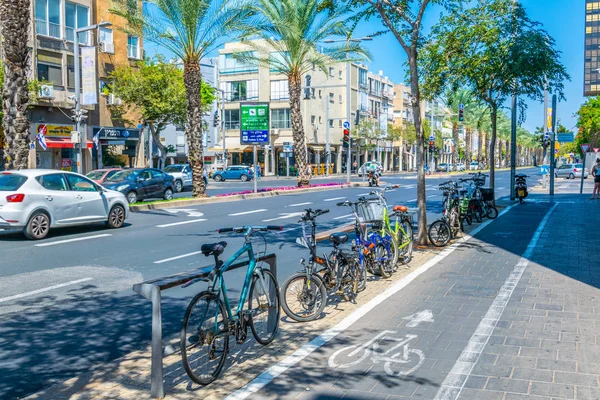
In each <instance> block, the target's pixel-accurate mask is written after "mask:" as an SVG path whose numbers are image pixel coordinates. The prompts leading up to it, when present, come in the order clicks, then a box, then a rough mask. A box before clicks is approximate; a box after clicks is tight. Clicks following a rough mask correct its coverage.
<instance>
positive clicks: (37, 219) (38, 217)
mask: <svg viewBox="0 0 600 400" xmlns="http://www.w3.org/2000/svg"><path fill="white" fill-rule="evenodd" d="M48 232H50V217H49V216H48V214H46V213H45V212H42V211H36V212H35V213H33V215H32V216H31V217H30V218H29V222H27V226H25V229H24V230H23V234H24V235H25V237H26V238H27V239H30V240H40V239H44V238H45V237H46V236H48Z"/></svg>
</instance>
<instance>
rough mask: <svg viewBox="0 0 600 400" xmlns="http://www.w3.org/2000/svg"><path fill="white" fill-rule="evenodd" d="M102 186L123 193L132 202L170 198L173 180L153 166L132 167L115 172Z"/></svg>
mask: <svg viewBox="0 0 600 400" xmlns="http://www.w3.org/2000/svg"><path fill="white" fill-rule="evenodd" d="M103 186H104V187H105V188H107V189H110V190H116V191H117V192H121V193H123V194H124V195H125V197H127V201H129V203H130V204H132V203H136V202H137V201H139V200H145V199H165V200H171V199H172V198H173V191H174V190H175V180H174V178H173V177H172V176H171V175H169V174H165V173H164V172H162V171H161V170H158V169H155V168H133V169H126V170H123V171H121V172H117V173H116V174H114V175H113V176H111V177H110V179H108V180H107V181H105V182H104V185H103Z"/></svg>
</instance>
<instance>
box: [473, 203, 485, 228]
mask: <svg viewBox="0 0 600 400" xmlns="http://www.w3.org/2000/svg"><path fill="white" fill-rule="evenodd" d="M472 213H473V219H474V220H475V221H477V222H479V223H480V222H481V221H483V211H481V206H479V204H477V205H475V206H474V207H473V208H472Z"/></svg>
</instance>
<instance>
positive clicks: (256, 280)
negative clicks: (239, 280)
mask: <svg viewBox="0 0 600 400" xmlns="http://www.w3.org/2000/svg"><path fill="white" fill-rule="evenodd" d="M281 229H282V228H281V227H280V226H241V227H234V228H224V229H219V233H225V232H236V233H243V234H244V245H243V246H242V247H241V248H240V249H239V250H238V251H237V252H236V253H235V254H234V255H233V256H231V258H229V260H227V261H226V262H223V261H221V260H219V256H220V255H221V254H222V253H223V251H224V250H225V247H227V242H224V241H221V242H217V243H211V244H203V245H202V247H201V249H200V250H201V252H202V254H204V255H205V256H206V257H208V256H210V255H212V256H213V257H214V259H215V266H214V268H212V269H211V270H210V273H209V274H208V276H207V277H206V278H199V279H194V280H192V281H189V282H186V283H185V284H183V285H182V287H188V286H190V285H193V284H195V283H197V282H200V281H204V282H208V284H209V289H208V290H205V291H202V292H200V293H198V294H197V295H196V296H195V297H194V298H193V299H192V301H191V302H190V304H189V306H188V307H187V310H186V312H185V315H184V318H183V326H182V328H181V337H180V347H181V355H182V361H183V367H184V369H185V372H186V373H187V374H188V376H189V377H190V379H191V380H192V381H193V382H195V383H197V384H200V385H208V384H209V383H211V382H213V381H214V380H215V379H216V378H217V377H218V375H219V373H220V372H221V370H222V369H223V366H224V364H225V358H226V356H227V353H228V352H229V337H230V336H235V338H236V341H237V343H238V344H242V343H244V342H245V340H246V338H247V336H248V326H249V327H250V329H251V331H252V335H253V336H254V338H255V339H256V341H257V342H258V343H260V344H262V345H264V346H266V345H268V344H269V343H271V342H272V341H273V339H274V338H275V335H276V334H277V329H278V326H279V314H280V301H279V287H278V285H277V278H276V277H275V275H273V273H272V272H271V271H269V270H266V269H263V268H262V267H261V266H259V265H257V261H256V257H255V252H254V248H253V245H252V242H251V236H252V235H253V234H254V233H257V232H265V231H268V230H278V231H279V230H281ZM265 249H266V241H265ZM244 254H247V255H248V258H249V264H248V269H247V270H246V277H245V279H244V285H243V287H242V290H241V293H240V298H239V301H238V303H237V308H236V310H235V313H234V312H233V311H232V308H231V303H230V300H229V297H228V296H227V287H226V286H225V280H224V279H223V273H224V272H225V271H227V268H229V267H230V266H231V265H232V264H233V262H234V261H235V260H237V259H238V258H239V257H241V256H242V255H244ZM246 300H247V301H248V308H247V309H246V310H245V309H244V306H245V304H246ZM261 317H263V318H262V319H261ZM263 326H264V329H261V328H262V327H263ZM259 330H260V332H259ZM194 350H198V352H194Z"/></svg>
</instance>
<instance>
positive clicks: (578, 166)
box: [573, 164, 583, 168]
mask: <svg viewBox="0 0 600 400" xmlns="http://www.w3.org/2000/svg"><path fill="white" fill-rule="evenodd" d="M573 166H574V167H575V168H583V164H574V165H573Z"/></svg>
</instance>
